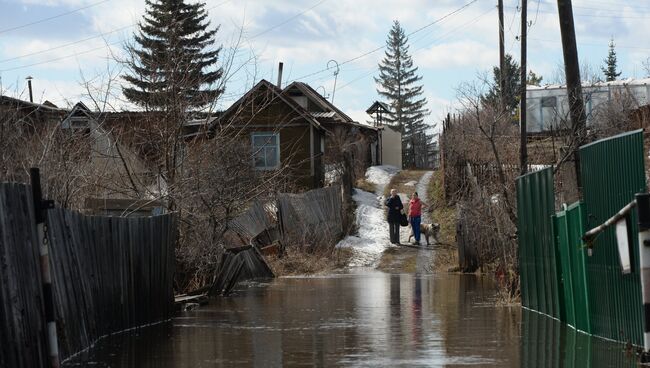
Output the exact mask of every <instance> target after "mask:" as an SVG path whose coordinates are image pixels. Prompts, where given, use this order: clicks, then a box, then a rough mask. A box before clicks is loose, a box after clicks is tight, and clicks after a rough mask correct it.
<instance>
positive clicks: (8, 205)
mask: <svg viewBox="0 0 650 368" xmlns="http://www.w3.org/2000/svg"><path fill="white" fill-rule="evenodd" d="M31 196H32V193H31V190H30V188H29V187H28V186H25V185H19V184H0V367H43V366H44V364H45V362H46V361H47V346H46V345H45V319H44V318H43V293H42V288H41V272H40V269H39V265H38V259H39V255H38V239H37V235H36V228H35V227H34V220H33V219H34V207H33V205H32V201H31Z"/></svg>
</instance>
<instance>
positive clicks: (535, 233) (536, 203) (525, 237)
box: [517, 168, 562, 318]
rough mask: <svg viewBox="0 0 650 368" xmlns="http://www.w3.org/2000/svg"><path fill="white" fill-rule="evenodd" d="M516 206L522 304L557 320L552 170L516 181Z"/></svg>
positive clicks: (558, 305)
mask: <svg viewBox="0 0 650 368" xmlns="http://www.w3.org/2000/svg"><path fill="white" fill-rule="evenodd" d="M517 203H518V206H517V211H518V216H517V218H518V219H519V224H518V230H519V266H520V274H521V295H522V304H523V305H524V306H525V307H527V308H530V309H533V310H536V311H538V312H541V313H544V314H547V315H549V316H551V317H555V318H560V317H561V311H560V306H561V304H562V303H561V301H560V298H561V294H560V293H559V292H558V291H559V285H558V280H559V277H558V276H559V275H558V271H559V270H560V268H559V267H558V266H559V265H558V262H557V260H558V258H559V257H558V252H557V248H556V247H555V242H554V239H553V215H554V214H555V207H554V206H555V193H554V190H553V170H552V169H551V168H548V169H544V170H541V171H537V172H533V173H530V174H527V175H523V176H521V177H519V178H517Z"/></svg>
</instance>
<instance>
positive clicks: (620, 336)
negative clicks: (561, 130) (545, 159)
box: [517, 131, 646, 345]
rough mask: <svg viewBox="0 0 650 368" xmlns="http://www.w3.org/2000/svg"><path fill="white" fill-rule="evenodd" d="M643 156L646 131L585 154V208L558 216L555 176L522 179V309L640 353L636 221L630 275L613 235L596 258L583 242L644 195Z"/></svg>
mask: <svg viewBox="0 0 650 368" xmlns="http://www.w3.org/2000/svg"><path fill="white" fill-rule="evenodd" d="M643 156H644V155H643V133H642V131H635V132H631V133H625V134H621V135H618V136H615V137H611V138H608V139H605V140H601V141H598V142H594V143H592V144H589V145H586V146H583V147H581V148H580V160H581V179H582V185H583V202H580V203H574V204H572V205H570V206H566V205H565V207H564V208H563V209H562V210H561V211H559V212H557V213H555V203H554V201H555V196H554V188H553V176H552V171H551V169H550V168H549V169H545V170H542V171H538V172H534V173H531V174H528V175H524V176H521V177H519V178H518V179H517V200H518V203H517V206H518V214H519V216H518V218H519V225H518V231H519V248H520V251H519V254H520V259H519V266H520V274H521V289H522V290H521V292H522V304H523V305H524V306H525V307H527V308H529V309H532V310H535V311H538V312H541V313H544V314H547V315H549V316H552V317H554V318H558V319H560V320H562V321H564V322H567V323H568V324H569V325H571V326H573V327H575V328H576V329H578V330H580V331H584V332H586V333H590V334H594V335H597V336H601V337H605V338H608V339H612V340H617V341H622V342H630V343H632V344H635V345H642V343H643V339H642V331H643V314H642V303H641V287H640V279H639V272H638V270H639V256H638V247H637V244H636V231H637V229H636V220H635V219H634V218H632V219H631V221H629V224H630V225H631V226H630V227H629V229H630V239H631V240H632V242H633V244H632V247H633V249H634V252H633V254H632V258H633V259H632V265H633V272H632V273H631V274H628V275H623V274H622V272H621V266H620V264H619V257H618V250H617V246H616V238H615V233H614V229H609V230H607V231H605V232H604V233H603V234H601V235H600V236H599V237H598V238H597V240H596V242H595V244H594V251H593V256H591V257H588V256H587V250H586V248H585V247H584V245H583V242H582V236H583V235H584V233H585V232H586V230H588V229H591V228H593V227H595V226H598V225H600V224H601V223H603V222H604V221H605V220H607V219H608V218H610V217H611V216H612V215H614V214H615V213H616V212H618V211H619V210H620V209H621V208H622V207H623V206H625V205H626V204H628V203H629V202H631V201H632V200H633V199H634V194H635V193H639V192H645V191H646V185H645V170H644V161H643ZM635 215H636V214H634V215H633V217H635Z"/></svg>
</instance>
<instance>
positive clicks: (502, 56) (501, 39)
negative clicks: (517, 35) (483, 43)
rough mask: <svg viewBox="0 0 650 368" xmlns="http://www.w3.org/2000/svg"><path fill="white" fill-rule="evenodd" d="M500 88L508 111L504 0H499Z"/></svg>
mask: <svg viewBox="0 0 650 368" xmlns="http://www.w3.org/2000/svg"><path fill="white" fill-rule="evenodd" d="M497 6H498V8H499V90H500V91H501V96H500V97H501V98H500V102H501V112H502V113H504V112H505V111H506V97H505V92H506V71H505V70H506V51H505V45H504V43H505V39H504V34H503V0H499V3H498V5H497Z"/></svg>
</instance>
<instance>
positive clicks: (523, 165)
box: [519, 0, 528, 175]
mask: <svg viewBox="0 0 650 368" xmlns="http://www.w3.org/2000/svg"><path fill="white" fill-rule="evenodd" d="M527 8H528V1H527V0H521V91H520V96H521V97H520V98H519V128H520V144H519V170H520V172H521V175H524V174H526V172H528V147H526V144H527V130H526V34H527V33H528V15H527Z"/></svg>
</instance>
